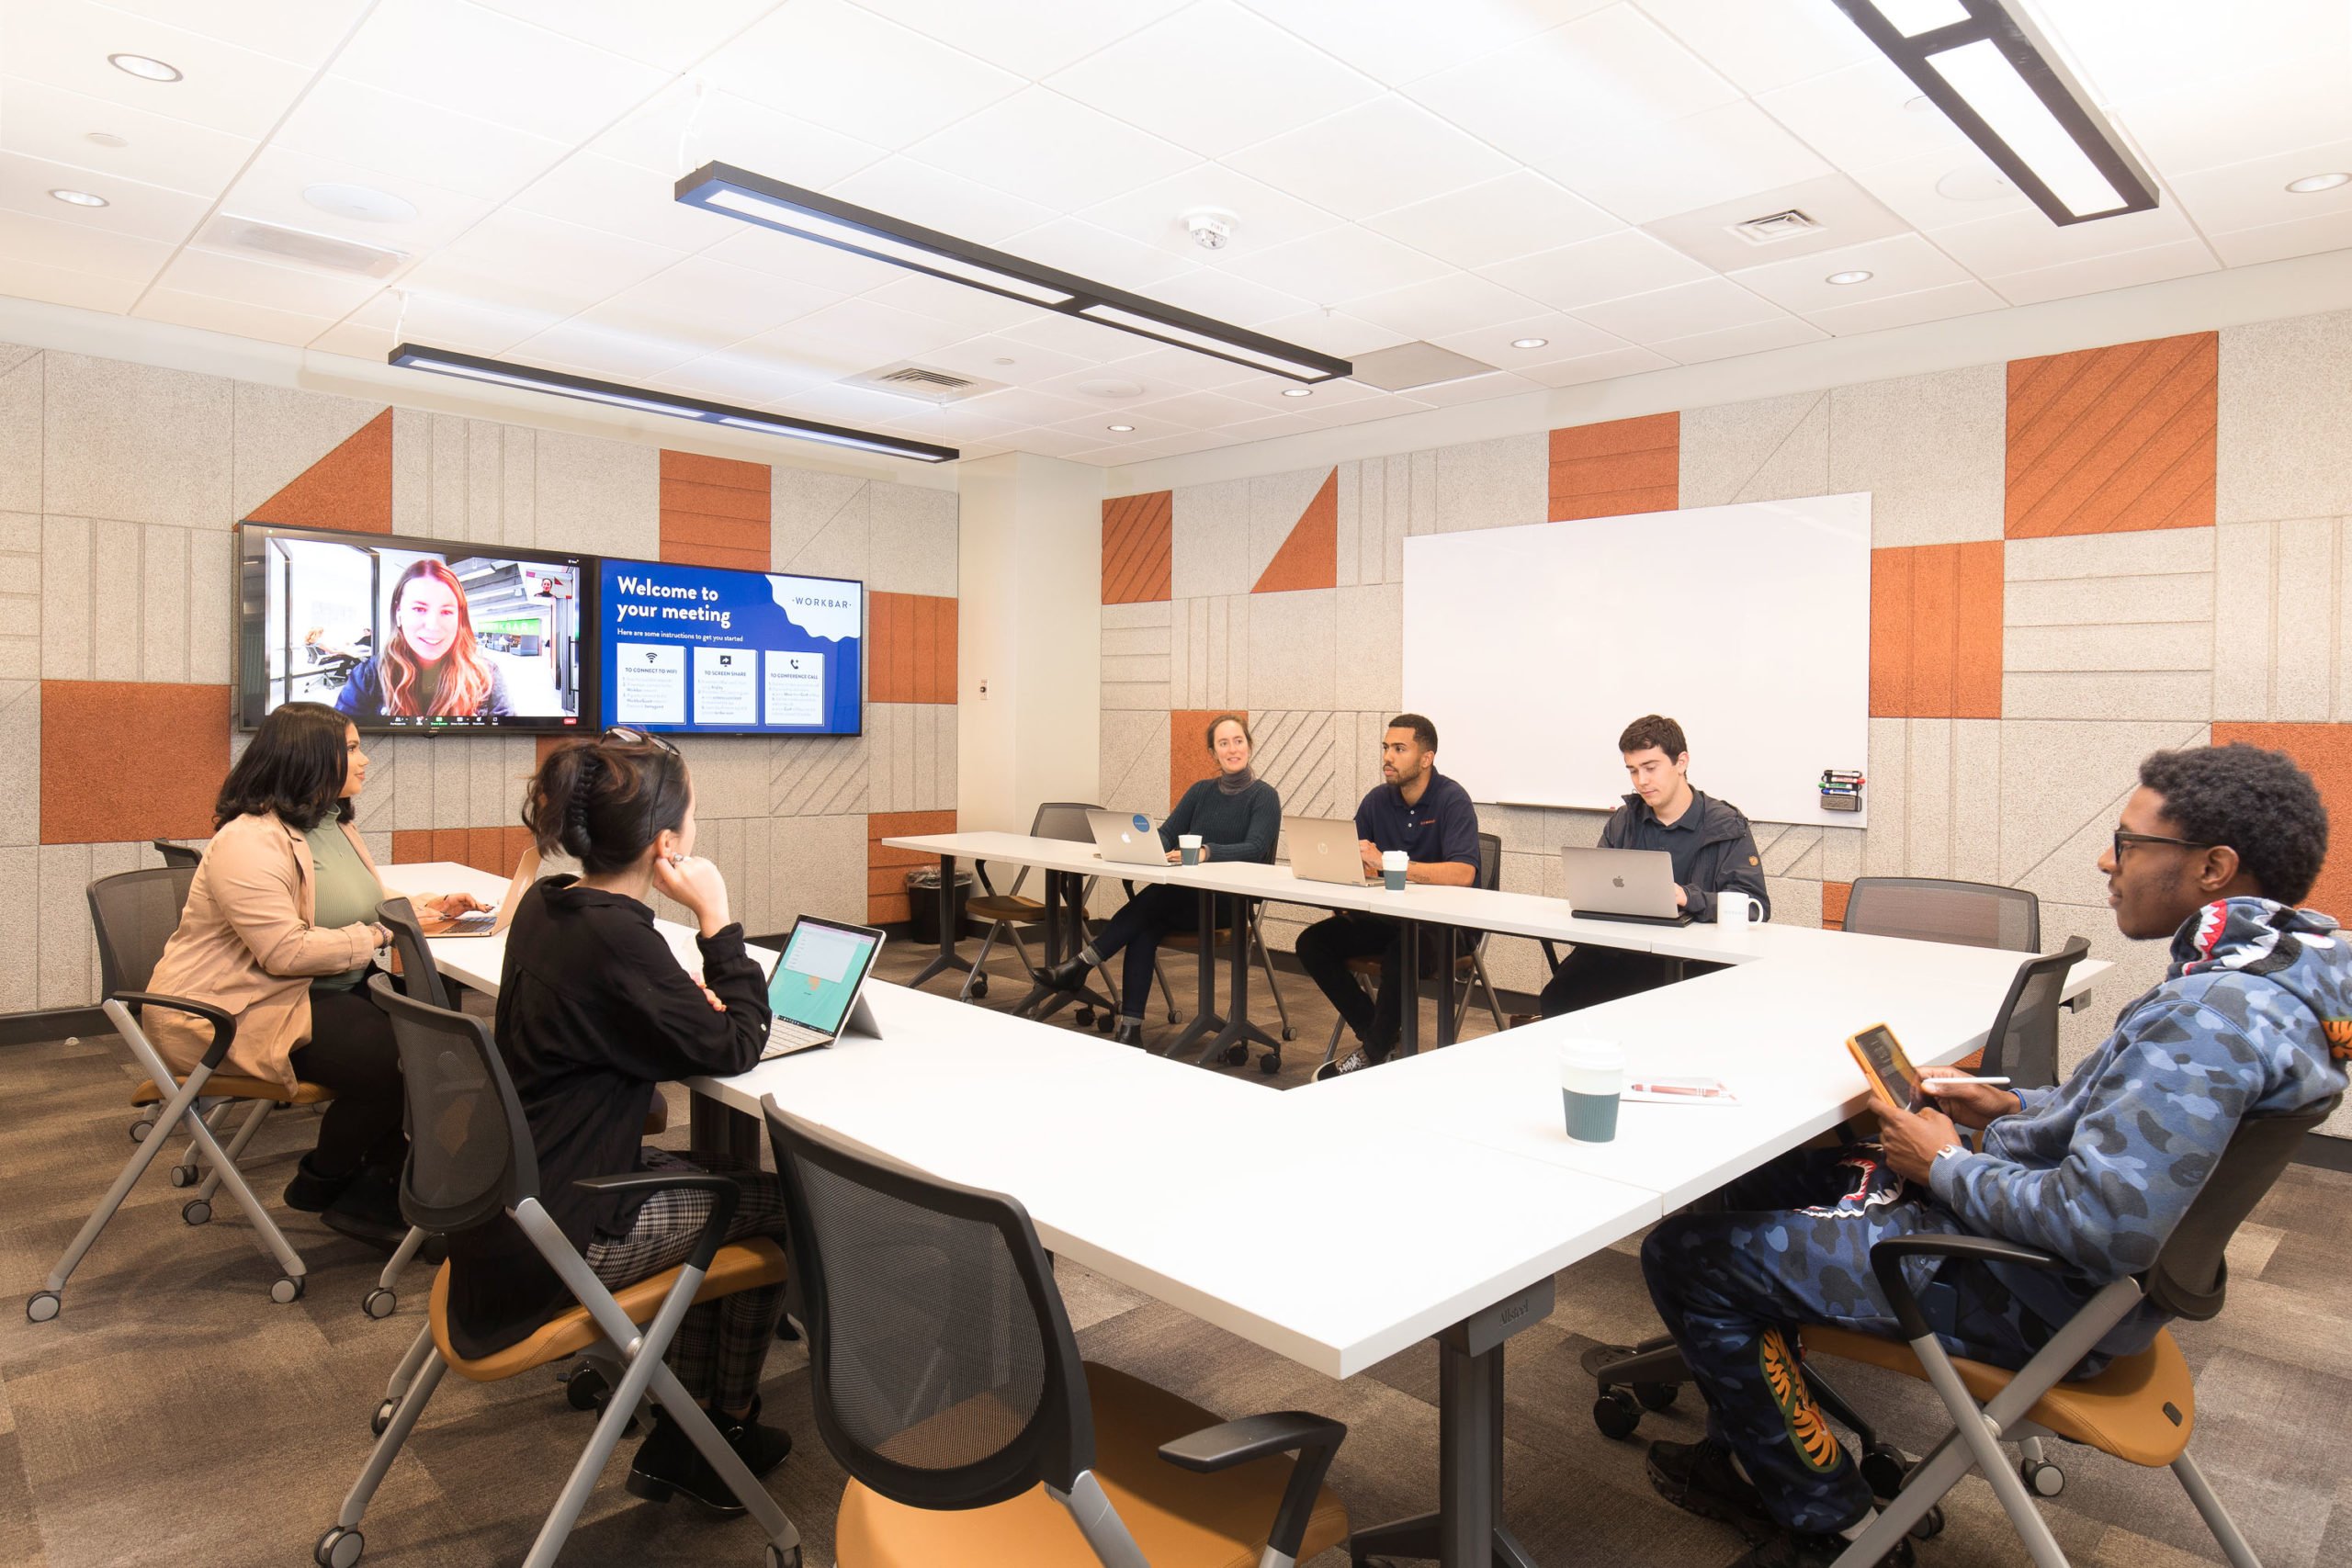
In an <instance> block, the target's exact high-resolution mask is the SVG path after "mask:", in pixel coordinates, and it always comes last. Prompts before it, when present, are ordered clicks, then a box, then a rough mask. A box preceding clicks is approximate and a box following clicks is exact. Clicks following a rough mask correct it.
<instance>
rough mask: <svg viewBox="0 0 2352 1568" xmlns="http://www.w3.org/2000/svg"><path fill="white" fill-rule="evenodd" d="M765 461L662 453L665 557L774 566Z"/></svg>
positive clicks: (747, 567)
mask: <svg viewBox="0 0 2352 1568" xmlns="http://www.w3.org/2000/svg"><path fill="white" fill-rule="evenodd" d="M769 477H770V476H769V469H768V466H767V465H766V464H765V463H741V462H737V461H735V460H734V459H732V458H729V457H701V456H699V455H697V454H695V453H693V452H673V451H670V450H668V449H667V448H666V447H665V448H664V449H663V450H662V559H663V560H665V561H673V562H675V563H677V564H678V565H680V566H724V567H733V568H735V569H736V570H740V571H765V570H767V569H768V513H769V502H768V482H769Z"/></svg>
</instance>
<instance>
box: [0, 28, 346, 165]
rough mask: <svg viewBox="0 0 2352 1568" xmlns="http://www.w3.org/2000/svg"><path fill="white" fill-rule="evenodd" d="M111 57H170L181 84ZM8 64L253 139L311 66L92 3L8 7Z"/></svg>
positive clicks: (14, 70)
mask: <svg viewBox="0 0 2352 1568" xmlns="http://www.w3.org/2000/svg"><path fill="white" fill-rule="evenodd" d="M109 54H143V55H146V56H148V57H149V58H150V59H153V60H162V61H166V62H170V63H171V64H173V65H175V66H176V67H178V68H179V70H180V72H181V79H180V80H179V81H176V82H150V81H147V80H145V79H144V78H142V77H138V76H133V75H130V73H127V72H122V71H118V70H116V69H115V68H114V67H113V66H111V65H109V64H107V55H109ZM6 68H7V70H8V72H9V73H11V74H12V75H17V76H22V77H28V78H30V79H32V80H34V81H38V82H44V83H47V84H48V85H51V86H52V87H62V88H64V89H65V90H66V91H68V92H74V93H83V94H86V95H88V96H91V97H94V98H102V99H104V100H106V101H107V102H108V103H116V104H122V105H125V106H127V107H131V108H136V109H145V110H148V111H150V112H152V113H154V114H160V115H165V116H168V117H170V118H173V119H184V120H187V122H188V123H190V124H191V125H199V126H204V127H206V128H208V129H209V130H224V131H227V132H229V133H230V134H231V135H232V136H243V137H249V138H257V137H262V136H266V135H268V134H269V129H270V127H271V126H273V125H275V124H277V120H278V117H279V116H281V115H283V114H284V113H285V112H286V107H287V106H288V104H290V103H292V102H293V101H294V99H295V97H296V96H298V95H300V93H301V91H302V88H303V87H304V85H306V84H308V83H309V81H310V79H311V73H310V71H309V69H308V68H307V67H306V66H303V65H300V64H297V63H295V62H291V61H288V60H282V59H278V58H276V57H274V56H272V55H269V54H266V53H263V52H260V51H255V50H251V49H240V48H238V47H237V46H236V45H234V44H231V43H225V42H222V41H221V40H220V39H215V38H209V37H207V36H206V35H205V34H204V33H203V31H202V30H201V29H190V28H187V27H186V26H180V27H174V26H169V25H166V24H165V23H164V22H162V21H158V20H156V19H154V18H153V17H139V16H132V15H130V14H128V13H126V12H123V11H119V10H115V9H113V8H111V7H108V6H99V5H96V4H94V3H93V0H41V3H40V4H39V5H17V6H11V7H10V8H9V14H8V17H7V48H6Z"/></svg>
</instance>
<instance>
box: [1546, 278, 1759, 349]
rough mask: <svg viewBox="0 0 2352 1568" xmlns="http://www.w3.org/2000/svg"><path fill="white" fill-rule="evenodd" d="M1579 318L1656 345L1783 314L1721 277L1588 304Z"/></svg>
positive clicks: (1579, 313)
mask: <svg viewBox="0 0 2352 1568" xmlns="http://www.w3.org/2000/svg"><path fill="white" fill-rule="evenodd" d="M1781 314H1783V312H1782V311H1781V309H1780V307H1779V306H1777V305H1772V304H1770V303H1767V302H1766V301H1765V300H1762V299H1758V298H1757V297H1756V296H1755V295H1753V294H1750V293H1749V292H1748V291H1747V289H1745V288H1741V287H1740V286H1739V285H1738V284H1736V283H1733V282H1731V281H1729V280H1728V279H1725V278H1721V277H1705V278H1701V279H1699V280H1698V281H1697V282H1695V283H1678V284H1676V285H1675V286H1674V287H1673V288H1659V289H1655V290H1653V291H1652V292H1650V293H1647V294H1636V295H1634V296H1632V297H1631V298H1628V299H1609V300H1603V301H1601V302H1600V303H1599V304H1594V305H1587V306H1585V307H1583V308H1582V309H1581V310H1577V315H1578V316H1579V317H1581V318H1583V320H1584V321H1586V322H1587V323H1588V324H1589V325H1592V326H1596V327H1599V328H1600V330H1601V331H1602V332H1605V333H1616V334H1617V335H1618V336H1619V337H1621V338H1623V339H1625V340H1626V341H1627V342H1629V343H1636V344H1645V345H1646V344H1654V343H1657V342H1659V341H1661V340H1664V339H1667V338H1678V337H1690V336H1692V335H1693V334H1695V333H1711V332H1719V331H1721V330H1723V329H1724V328H1726V327H1744V326H1747V325H1750V324H1752V323H1754V322H1757V321H1772V320H1775V319H1777V318H1778V317H1780V316H1781Z"/></svg>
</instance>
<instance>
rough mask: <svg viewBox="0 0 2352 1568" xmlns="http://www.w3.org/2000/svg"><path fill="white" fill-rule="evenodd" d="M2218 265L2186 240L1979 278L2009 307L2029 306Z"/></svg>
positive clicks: (2198, 242)
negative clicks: (1993, 289)
mask: <svg viewBox="0 0 2352 1568" xmlns="http://www.w3.org/2000/svg"><path fill="white" fill-rule="evenodd" d="M2221 265H2222V264H2221V263H2220V262H2219V261H2218V260H2217V259H2215V257H2214V255H2213V253H2212V252H2211V250H2209V249H2208V248H2207V247H2206V244H2205V242H2204V241H2202V240H2199V239H2195V238H2190V239H2186V240H2174V241H2171V242H2169V243H2164V244H2157V245H2150V246H2148V247H2147V248H2146V249H2144V250H2137V251H2124V252H2122V253H2120V254H2111V255H2099V256H2091V257H2087V258H2086V259H2084V260H2080V261H2071V262H2062V263H2060V264H2059V265H2056V266H2045V267H2036V268H2034V269H2033V270H2031V271H2029V272H2013V273H2005V274H1996V275H1994V276H1988V277H1986V278H1985V282H1986V283H1987V284H1989V285H1990V286H1992V287H1993V288H1996V289H1997V290H1998V291H1999V292H2000V294H2001V297H2002V298H2003V299H2007V300H2008V302H2009V303H2010V304H2012V305H2033V304H2039V303H2040V302H2041V301H2042V300H2044V299H2067V298H2069V297H2071V296H2073V295H2076V294H2100V293H2104V292H2106V291H2107V290H2108V289H2110V288H2131V287H2132V286H2133V285H2134V284H2140V283H2159V282H2162V281H2163V280H2164V279H2165V278H2168V277H2187V276H2190V275H2191V274H2194V273H2199V272H2215V271H2218V270H2219V269H2220V267H2221Z"/></svg>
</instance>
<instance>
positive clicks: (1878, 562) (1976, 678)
mask: <svg viewBox="0 0 2352 1568" xmlns="http://www.w3.org/2000/svg"><path fill="white" fill-rule="evenodd" d="M2000 716H2001V541H1999V540H1998V539H1987V540H1985V541H1983V542H1981V543H1976V544H1967V545H1913V546H1907V547H1902V548H1897V549H1884V550H1872V551H1871V717H1873V718H1998V717H2000Z"/></svg>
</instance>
